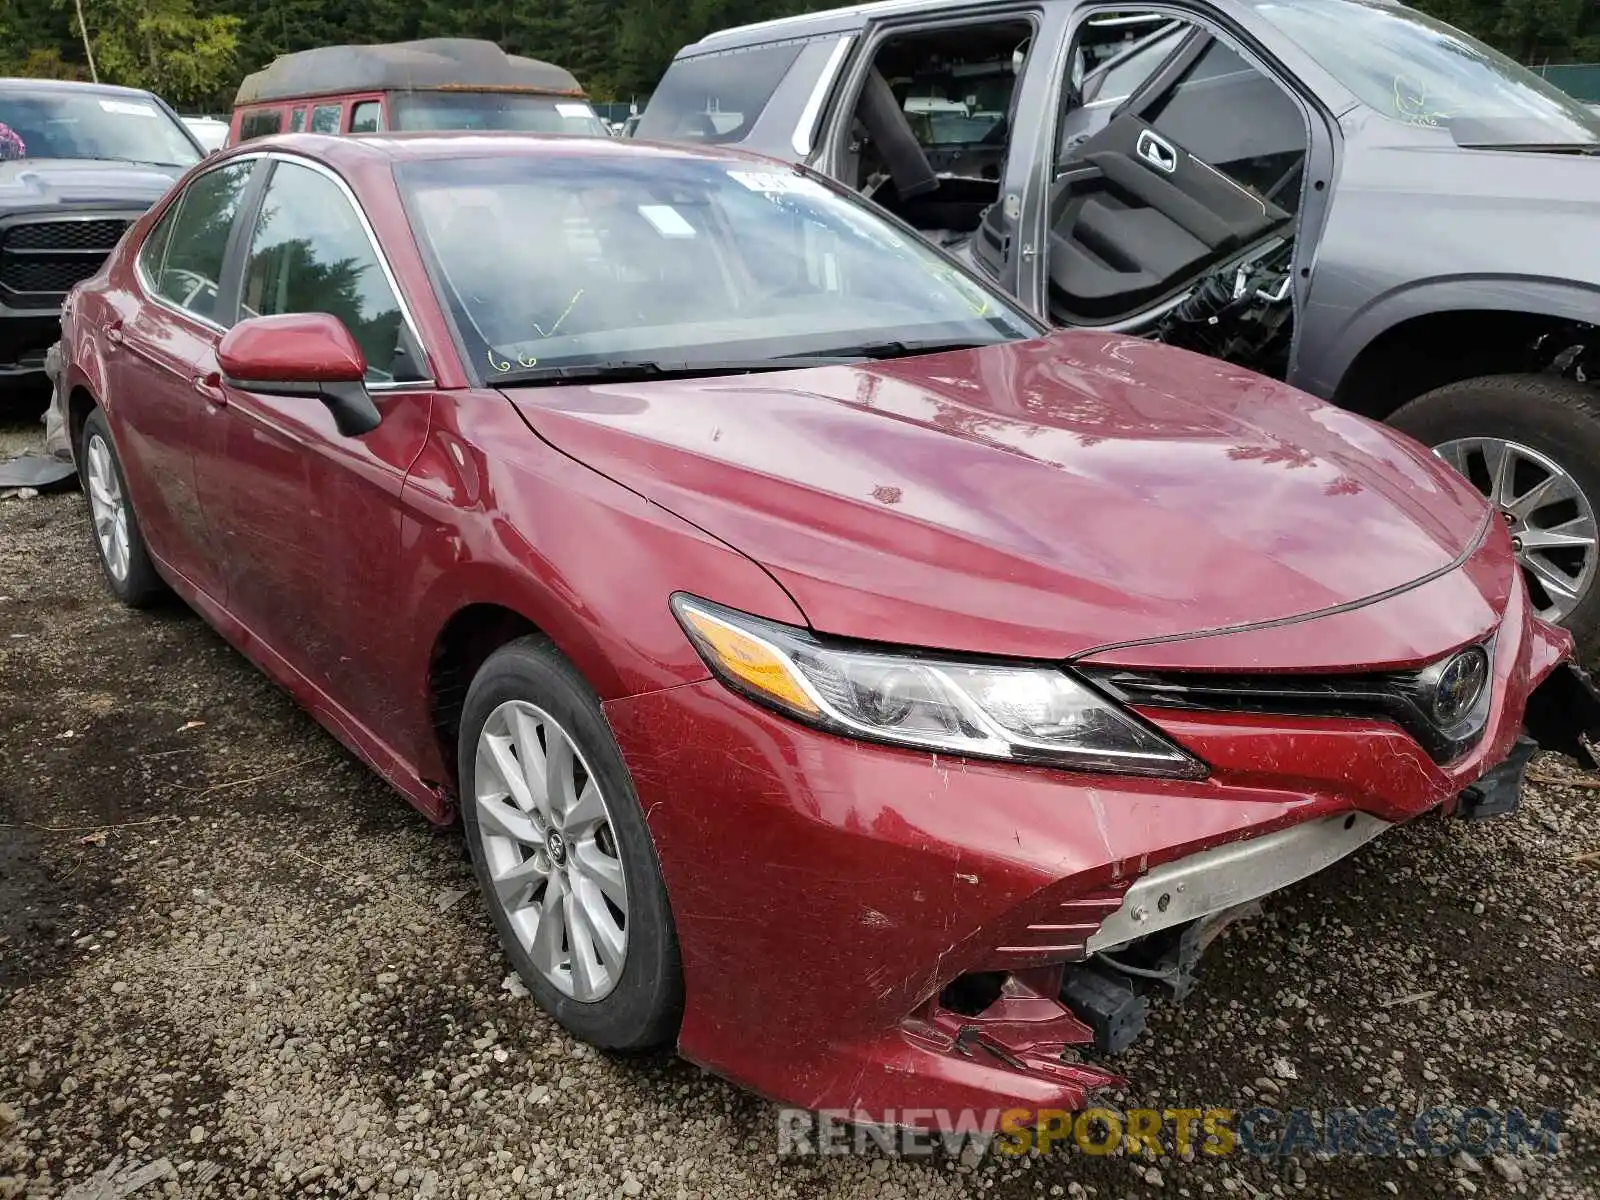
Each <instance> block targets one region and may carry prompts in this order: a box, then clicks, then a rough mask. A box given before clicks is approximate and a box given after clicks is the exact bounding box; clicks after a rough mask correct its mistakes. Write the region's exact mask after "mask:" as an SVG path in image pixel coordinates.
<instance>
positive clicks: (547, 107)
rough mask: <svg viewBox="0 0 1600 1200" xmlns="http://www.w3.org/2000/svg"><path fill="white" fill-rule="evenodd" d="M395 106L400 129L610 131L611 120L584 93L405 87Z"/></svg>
mask: <svg viewBox="0 0 1600 1200" xmlns="http://www.w3.org/2000/svg"><path fill="white" fill-rule="evenodd" d="M391 106H392V108H393V111H394V114H395V121H394V126H395V128H396V129H419V130H439V131H443V130H463V129H467V130H472V129H482V130H515V131H516V132H519V133H571V134H577V135H578V136H580V137H607V136H609V135H608V134H607V132H606V127H605V123H604V122H603V121H601V120H600V118H599V117H598V116H597V115H596V114H595V111H594V109H592V108H590V107H589V102H588V101H587V100H584V99H581V98H571V99H568V98H565V97H561V96H530V95H526V94H517V93H507V92H402V93H400V94H398V95H396V96H395V97H394V98H393V100H392V102H391Z"/></svg>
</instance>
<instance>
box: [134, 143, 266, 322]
mask: <svg viewBox="0 0 1600 1200" xmlns="http://www.w3.org/2000/svg"><path fill="white" fill-rule="evenodd" d="M255 165H256V164H255V162H254V161H253V160H246V161H244V162H235V163H229V164H228V165H227V166H225V167H218V168H217V169H216V170H214V171H207V172H206V173H205V174H204V175H200V176H198V177H196V178H195V180H194V181H193V182H192V183H190V184H189V186H188V188H186V189H185V190H184V193H183V198H182V199H180V200H179V201H178V203H177V205H176V206H175V207H176V211H177V216H176V217H174V218H172V221H171V232H170V234H168V235H165V240H166V247H165V249H166V253H165V257H164V260H163V261H162V262H161V263H159V264H154V263H153V259H152V260H144V261H142V262H141V266H143V267H144V268H145V270H146V272H149V271H150V269H151V267H152V265H156V266H158V269H159V274H158V275H156V276H155V278H154V280H153V283H154V285H155V290H156V294H157V295H159V296H161V297H162V298H163V299H165V300H167V301H169V302H170V303H172V304H176V305H177V306H178V307H179V308H184V309H187V310H188V311H190V312H192V313H194V314H195V315H196V316H200V317H204V318H205V319H206V320H208V321H215V322H218V323H220V324H227V323H228V322H226V321H224V320H223V315H222V314H221V313H219V312H218V311H217V297H218V294H219V292H220V291H221V279H222V263H223V260H224V259H225V258H226V257H227V253H228V235H229V234H230V233H232V232H233V222H234V218H235V217H237V216H238V214H239V205H240V203H241V202H242V201H243V199H244V192H245V185H246V184H248V183H249V182H250V172H251V171H253V170H254V169H255Z"/></svg>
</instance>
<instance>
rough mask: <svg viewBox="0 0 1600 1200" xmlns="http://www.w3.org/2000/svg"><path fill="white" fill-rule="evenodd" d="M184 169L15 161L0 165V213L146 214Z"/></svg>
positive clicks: (52, 160)
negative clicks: (134, 210)
mask: <svg viewBox="0 0 1600 1200" xmlns="http://www.w3.org/2000/svg"><path fill="white" fill-rule="evenodd" d="M187 169H188V168H186V167H176V166H174V167H161V166H151V165H148V164H145V163H130V162H121V161H117V160H104V159H94V158H19V159H13V160H11V161H10V162H0V212H15V211H17V210H18V209H38V208H46V207H52V206H55V205H61V206H63V207H75V206H79V205H99V204H115V205H122V204H126V205H130V206H133V205H136V206H139V207H141V208H148V207H149V206H150V205H152V204H154V203H155V202H156V201H157V200H159V199H161V197H162V196H164V195H166V193H167V189H168V188H170V187H171V186H172V184H173V181H174V180H176V179H177V178H178V176H180V175H182V174H183V172H184V171H185V170H187Z"/></svg>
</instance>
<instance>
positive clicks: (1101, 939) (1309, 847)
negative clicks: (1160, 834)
mask: <svg viewBox="0 0 1600 1200" xmlns="http://www.w3.org/2000/svg"><path fill="white" fill-rule="evenodd" d="M1391 825H1392V823H1391V822H1389V821H1385V820H1383V819H1382V818H1380V817H1374V816H1372V815H1371V814H1370V813H1362V812H1348V813H1338V814H1336V815H1334V816H1331V817H1322V818H1320V819H1318V820H1315V821H1307V822H1305V823H1304V824H1301V825H1295V826H1291V827H1290V828H1288V829H1280V830H1279V831H1278V832H1276V833H1269V834H1265V835H1264V836H1262V837H1255V838H1249V839H1248V840H1246V841H1242V842H1232V843H1229V844H1228V845H1226V846H1215V847H1213V848H1212V849H1210V850H1202V851H1201V852H1200V853H1198V854H1191V855H1190V856H1189V857H1188V858H1181V859H1178V860H1177V861H1176V862H1170V863H1166V864H1164V865H1162V866H1159V867H1156V868H1154V869H1153V870H1151V871H1150V872H1149V873H1148V874H1146V875H1145V876H1143V877H1142V878H1141V879H1139V880H1137V881H1136V882H1135V883H1134V884H1133V886H1131V887H1130V888H1129V889H1128V890H1127V893H1126V894H1125V895H1124V896H1123V899H1122V906H1121V907H1120V908H1118V909H1117V910H1116V912H1114V913H1112V914H1111V915H1110V916H1109V917H1107V918H1106V919H1105V921H1104V922H1102V923H1101V925H1100V928H1099V929H1097V930H1096V931H1095V932H1094V933H1093V934H1092V935H1091V936H1090V938H1089V941H1088V949H1089V951H1090V953H1096V954H1097V953H1099V952H1101V951H1104V950H1113V949H1115V948H1116V947H1118V946H1122V945H1126V944H1127V943H1128V942H1131V941H1133V940H1135V939H1136V938H1142V937H1145V936H1147V935H1148V934H1151V933H1155V932H1156V931H1157V930H1161V929H1168V928H1170V927H1172V926H1174V925H1182V924H1184V923H1185V922H1188V921H1194V920H1198V919H1199V918H1201V917H1207V916H1210V915H1211V914H1212V913H1218V912H1222V911H1223V910H1224V909H1229V908H1233V907H1234V906H1236V905H1239V904H1243V903H1245V902H1246V901H1249V900H1258V899H1260V898H1261V897H1262V896H1265V895H1267V894H1268V893H1269V892H1275V891H1278V890H1279V889H1280V888H1285V887H1288V886H1289V885H1290V884H1292V883H1298V882H1299V881H1300V880H1302V879H1304V878H1306V877H1307V876H1309V875H1315V874H1316V873H1317V872H1318V871H1320V870H1322V869H1323V868H1324V867H1327V866H1331V865H1332V864H1333V863H1336V862H1338V861H1339V860H1340V859H1341V858H1343V857H1344V856H1345V855H1347V854H1349V853H1351V852H1352V851H1354V850H1357V849H1359V848H1360V847H1362V846H1364V845H1366V844H1367V843H1368V842H1370V841H1371V840H1372V839H1373V838H1375V837H1377V836H1378V835H1379V834H1380V833H1382V832H1383V831H1384V830H1386V829H1389V828H1391Z"/></svg>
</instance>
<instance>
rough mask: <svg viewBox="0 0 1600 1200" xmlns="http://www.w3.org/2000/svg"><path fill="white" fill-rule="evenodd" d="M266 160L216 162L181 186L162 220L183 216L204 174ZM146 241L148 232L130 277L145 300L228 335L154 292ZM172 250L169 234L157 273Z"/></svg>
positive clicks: (243, 157) (237, 158)
mask: <svg viewBox="0 0 1600 1200" xmlns="http://www.w3.org/2000/svg"><path fill="white" fill-rule="evenodd" d="M265 157H266V155H265V154H263V153H259V152H257V153H252V154H240V155H237V156H235V157H233V158H230V159H228V160H227V161H226V162H219V163H217V164H216V165H214V166H210V167H207V168H206V169H205V170H204V171H197V172H195V174H194V177H193V178H192V179H190V180H189V181H188V182H187V183H185V184H184V185H183V194H182V195H181V196H179V197H178V198H177V199H176V200H175V201H173V203H172V207H171V208H169V209H168V210H167V211H166V212H164V213H162V214H161V221H165V220H166V219H167V218H168V217H169V216H170V217H171V218H172V221H173V223H174V224H176V223H177V222H178V221H179V220H180V219H181V218H182V216H183V210H184V206H185V205H187V204H188V203H189V189H190V188H192V187H193V186H194V185H195V184H196V183H197V182H198V181H199V180H201V179H202V178H204V177H205V176H207V175H210V174H211V173H212V172H213V171H224V170H226V169H228V168H229V167H234V166H237V165H239V164H240V163H243V162H252V163H253V162H255V161H256V160H257V159H260V158H265ZM252 169H253V168H252ZM245 186H246V187H248V186H249V180H248V179H246V181H245ZM160 223H161V222H160V221H157V222H156V224H158V225H159V224H160ZM151 229H152V232H153V231H154V226H152V227H151ZM149 241H150V235H149V234H148V233H147V234H145V240H144V241H143V242H140V243H139V251H138V253H137V254H135V255H134V256H133V278H134V280H135V282H137V283H138V285H139V290H140V291H141V292H142V293H143V294H144V299H145V300H147V301H149V302H150V303H151V304H154V305H155V306H156V307H157V308H164V309H166V310H167V311H168V312H171V313H177V314H178V315H179V316H180V317H183V318H185V319H187V320H190V321H193V322H194V323H195V324H197V325H201V326H204V327H205V328H206V329H210V330H212V331H214V332H216V333H227V332H228V330H227V327H226V326H225V325H219V324H218V323H217V322H216V321H213V320H212V319H211V318H210V317H203V316H201V315H200V314H199V313H197V312H195V311H194V310H193V309H188V308H184V307H183V305H181V304H178V303H176V302H174V301H172V300H169V299H168V298H167V297H165V296H163V295H162V294H161V293H160V291H158V290H157V288H156V285H155V283H154V281H152V280H151V278H150V276H149V275H148V274H147V273H146V272H145V269H144V248H145V246H146V244H148V243H149ZM171 248H172V237H171V235H170V234H169V235H168V237H167V244H166V245H165V246H163V247H162V248H161V267H160V271H161V272H162V273H163V274H164V273H165V272H166V269H167V252H168V251H169V250H171ZM216 282H218V283H221V282H222V281H221V280H217V281H216Z"/></svg>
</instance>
